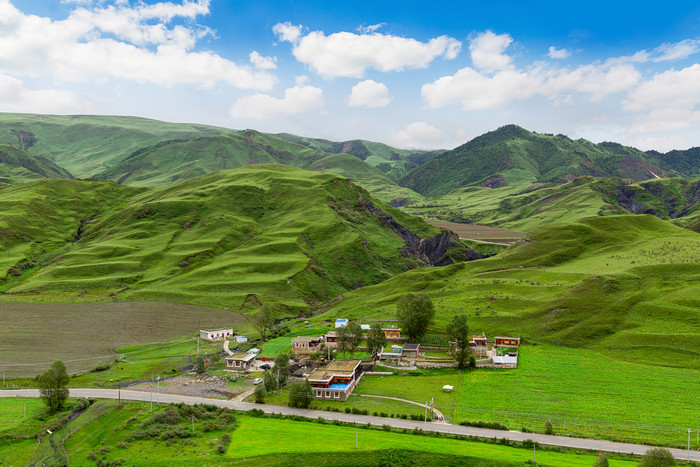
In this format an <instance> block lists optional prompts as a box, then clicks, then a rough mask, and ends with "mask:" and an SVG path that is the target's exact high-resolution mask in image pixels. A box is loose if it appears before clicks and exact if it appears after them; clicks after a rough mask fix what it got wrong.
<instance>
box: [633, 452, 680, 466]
mask: <svg viewBox="0 0 700 467" xmlns="http://www.w3.org/2000/svg"><path fill="white" fill-rule="evenodd" d="M637 465H638V466H639V467H666V466H669V465H676V460H675V459H674V458H673V454H671V451H669V450H668V449H664V448H651V449H647V451H646V452H645V453H644V455H643V456H642V461H641V462H640V463H639V464H637Z"/></svg>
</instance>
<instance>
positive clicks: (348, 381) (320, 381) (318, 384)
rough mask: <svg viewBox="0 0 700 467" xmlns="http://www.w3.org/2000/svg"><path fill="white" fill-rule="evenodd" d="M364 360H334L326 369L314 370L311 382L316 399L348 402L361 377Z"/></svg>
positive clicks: (310, 378) (310, 377)
mask: <svg viewBox="0 0 700 467" xmlns="http://www.w3.org/2000/svg"><path fill="white" fill-rule="evenodd" d="M361 363H362V360H340V359H339V360H333V361H332V362H331V364H330V365H328V366H327V367H326V368H325V369H317V370H314V371H313V372H312V373H311V374H310V375H309V378H308V379H309V382H310V383H311V386H312V387H313V390H314V397H315V398H316V399H334V400H342V401H344V400H347V398H348V396H349V395H350V394H351V393H352V391H353V389H355V386H357V382H358V381H359V377H360V375H361V370H360V364H361Z"/></svg>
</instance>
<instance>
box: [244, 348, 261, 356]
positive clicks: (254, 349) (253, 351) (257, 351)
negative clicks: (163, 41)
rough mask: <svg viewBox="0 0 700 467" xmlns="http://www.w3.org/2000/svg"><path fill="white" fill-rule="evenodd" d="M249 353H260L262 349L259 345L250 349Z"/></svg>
mask: <svg viewBox="0 0 700 467" xmlns="http://www.w3.org/2000/svg"><path fill="white" fill-rule="evenodd" d="M247 353H249V354H252V355H257V354H259V353H260V349H259V348H257V347H253V348H252V349H250V350H248V352H247Z"/></svg>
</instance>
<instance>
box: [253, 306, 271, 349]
mask: <svg viewBox="0 0 700 467" xmlns="http://www.w3.org/2000/svg"><path fill="white" fill-rule="evenodd" d="M274 324H275V318H274V315H273V312H272V307H271V306H270V305H268V304H267V303H265V304H264V305H263V306H262V307H260V310H259V311H258V312H257V313H256V314H255V316H253V326H255V329H256V330H257V331H258V333H259V334H260V340H261V341H264V340H265V339H266V338H267V335H268V332H269V331H270V329H271V328H272V326H273V325H274Z"/></svg>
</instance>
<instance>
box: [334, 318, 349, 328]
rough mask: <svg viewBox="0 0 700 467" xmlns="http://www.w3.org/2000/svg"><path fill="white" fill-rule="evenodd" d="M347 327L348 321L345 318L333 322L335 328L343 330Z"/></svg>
mask: <svg viewBox="0 0 700 467" xmlns="http://www.w3.org/2000/svg"><path fill="white" fill-rule="evenodd" d="M347 325H348V319H347V318H338V319H336V320H335V328H336V329H338V328H344V327H345V326H347Z"/></svg>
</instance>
